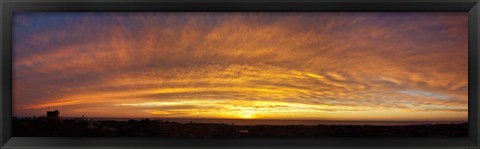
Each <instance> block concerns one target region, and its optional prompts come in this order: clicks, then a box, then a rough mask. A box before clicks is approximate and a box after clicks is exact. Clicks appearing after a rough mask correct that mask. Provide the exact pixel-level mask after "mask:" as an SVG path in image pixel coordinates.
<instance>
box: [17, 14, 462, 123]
mask: <svg viewBox="0 0 480 149" xmlns="http://www.w3.org/2000/svg"><path fill="white" fill-rule="evenodd" d="M467 15H468V14H467V13H466V12H465V13H463V12H461V13H460V12H459V13H457V12H453V13H452V12H448V13H433V12H429V13H358V12H357V13H346V12H345V13H326V12H316V13H313V12H312V13H260V12H257V13H240V12H239V13H225V12H215V13H214V12H201V13H187V12H175V13H167V12H163V13H162V12H159V13H15V14H14V25H13V26H14V28H13V35H14V44H13V52H14V57H13V58H14V61H13V63H14V72H13V77H14V80H13V113H14V116H33V115H36V116H41V115H44V114H45V111H47V110H48V109H49V108H50V109H51V110H54V109H58V110H60V111H61V115H62V116H65V117H77V116H82V115H84V116H86V117H129V118H130V117H136V118H146V117H148V118H233V119H302V120H303V119H315V120H389V121H406V120H415V121H417V120H418V121H433V120H435V121H436V120H442V121H446V120H448V121H450V120H455V121H457V120H461V121H466V120H467V107H468V103H467V100H468V95H467V94H468V93H467V88H468V61H467V60H468V59H467V57H468V53H467V51H468V49H467Z"/></svg>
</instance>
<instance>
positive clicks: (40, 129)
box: [13, 117, 468, 138]
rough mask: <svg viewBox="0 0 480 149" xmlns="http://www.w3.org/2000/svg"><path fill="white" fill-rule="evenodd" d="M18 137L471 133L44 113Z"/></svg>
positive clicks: (22, 122)
mask: <svg viewBox="0 0 480 149" xmlns="http://www.w3.org/2000/svg"><path fill="white" fill-rule="evenodd" d="M13 136H14V137H190V138H192V137H200V138H205V137H467V136H468V124H467V123H461V124H453V123H452V124H424V125H407V126H371V125H317V126H304V125H234V124H213V123H193V122H191V123H184V124H182V123H176V122H168V121H153V120H149V119H142V120H129V121H91V120H88V119H65V120H61V121H48V120H46V119H44V118H42V117H40V118H28V119H18V118H14V119H13Z"/></svg>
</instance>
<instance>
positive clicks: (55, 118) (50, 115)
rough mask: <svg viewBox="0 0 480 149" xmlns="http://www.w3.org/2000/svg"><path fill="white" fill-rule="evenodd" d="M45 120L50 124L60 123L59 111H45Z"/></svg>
mask: <svg viewBox="0 0 480 149" xmlns="http://www.w3.org/2000/svg"><path fill="white" fill-rule="evenodd" d="M47 120H48V121H52V122H61V121H62V118H61V117H60V111H58V110H55V111H47Z"/></svg>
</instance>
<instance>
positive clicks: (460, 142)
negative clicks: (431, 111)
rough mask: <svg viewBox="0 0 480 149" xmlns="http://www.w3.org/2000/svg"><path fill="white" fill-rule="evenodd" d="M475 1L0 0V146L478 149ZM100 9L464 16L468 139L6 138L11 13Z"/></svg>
mask: <svg viewBox="0 0 480 149" xmlns="http://www.w3.org/2000/svg"><path fill="white" fill-rule="evenodd" d="M479 5H480V4H479V0H2V1H0V10H1V11H0V16H1V27H0V28H1V31H0V34H1V37H0V38H1V40H0V45H1V46H2V49H1V58H0V59H1V60H0V70H1V71H2V72H1V73H0V84H1V85H0V95H1V102H0V110H1V116H0V128H1V129H0V134H1V136H0V147H1V149H12V148H235V149H238V148H252V149H255V148H435V149H438V148H451V149H460V148H462V149H478V148H480V146H479V142H480V137H479V135H480V129H479V126H480V125H479V105H480V104H479V94H480V92H479V79H478V75H479V73H478V71H479V63H480V60H479V59H478V57H479V53H478V51H479V45H480V38H479V31H480V30H479V29H480V19H479V16H480V9H479ZM25 11H26V12H81V11H92V12H105V11H116V12H118V11H122V12H123V11H125V12H137V11H138V12H144V11H169V12H175V11H189V12H201V11H213V12H223V11H242V12H243V11H255V12H259V11H269V12H270V11H274V12H279V11H286V12H293V11H300V12H308V11H327V12H365V11H368V12H384V11H388V12H439V11H442V12H456V11H462V12H468V13H469V16H468V21H469V22H468V70H469V71H468V80H469V81H468V83H469V88H468V96H469V100H468V121H469V137H468V138H318V139H300V138H297V139H295V138H292V139H274V138H263V139H260V138H255V139H253V138H251V139H248V138H242V139H220V138H217V139H172V138H170V139H168V138H62V137H57V138H29V137H12V135H11V134H12V132H11V128H12V124H11V122H12V121H11V120H12V14H13V13H14V12H25Z"/></svg>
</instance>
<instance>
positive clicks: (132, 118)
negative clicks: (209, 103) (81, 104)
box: [12, 115, 468, 122]
mask: <svg viewBox="0 0 480 149" xmlns="http://www.w3.org/2000/svg"><path fill="white" fill-rule="evenodd" d="M43 116H44V117H46V116H45V115H43ZM12 117H17V118H27V117H34V116H12ZM35 117H42V116H35ZM61 117H64V118H82V117H81V116H73V117H70V116H61ZM83 118H91V119H131V120H134V119H153V120H156V119H192V120H246V121H248V120H267V121H268V120H271V121H337V122H468V120H326V119H261V118H260V119H259V118H252V119H242V118H188V117H186V118H167V117H87V116H84V117H83Z"/></svg>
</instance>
